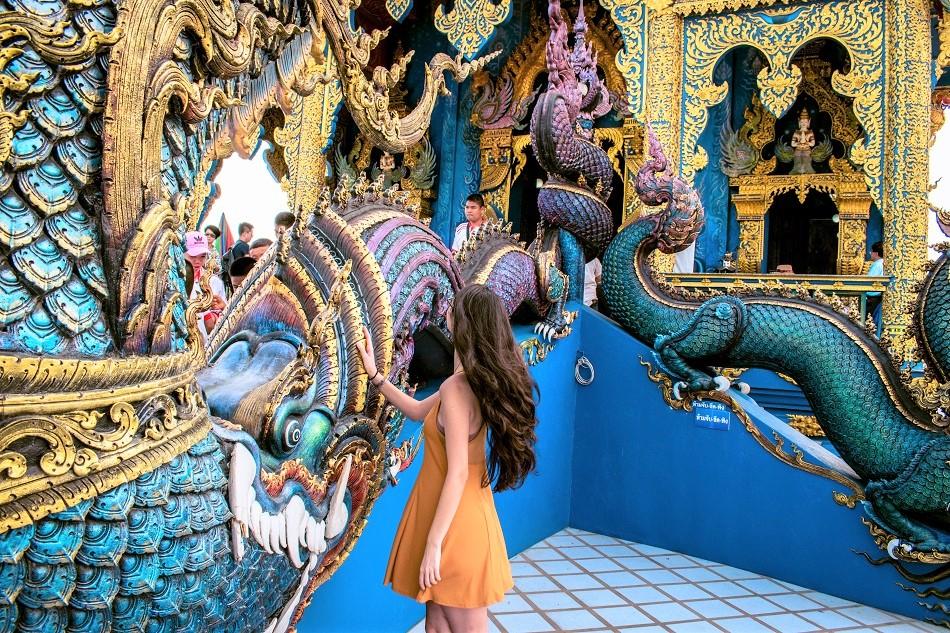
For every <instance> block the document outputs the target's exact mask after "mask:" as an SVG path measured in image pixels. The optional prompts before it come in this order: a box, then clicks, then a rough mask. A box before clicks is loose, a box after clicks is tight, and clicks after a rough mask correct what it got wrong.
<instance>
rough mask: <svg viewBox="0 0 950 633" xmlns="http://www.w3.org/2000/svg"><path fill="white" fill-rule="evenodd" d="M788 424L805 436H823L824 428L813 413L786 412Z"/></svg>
mask: <svg viewBox="0 0 950 633" xmlns="http://www.w3.org/2000/svg"><path fill="white" fill-rule="evenodd" d="M787 417H788V425H789V426H790V427H792V428H793V429H795V430H796V431H798V432H799V433H801V434H802V435H805V436H807V437H825V430H824V429H823V428H821V425H820V424H818V418H816V417H815V416H813V415H798V414H794V413H789V414H788V416H787Z"/></svg>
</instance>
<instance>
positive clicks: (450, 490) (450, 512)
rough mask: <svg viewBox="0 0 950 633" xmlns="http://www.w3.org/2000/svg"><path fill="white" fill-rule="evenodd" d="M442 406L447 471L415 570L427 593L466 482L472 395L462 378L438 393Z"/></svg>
mask: <svg viewBox="0 0 950 633" xmlns="http://www.w3.org/2000/svg"><path fill="white" fill-rule="evenodd" d="M439 393H440V394H441V395H442V402H443V406H442V408H441V409H439V418H440V419H441V420H442V422H443V426H444V428H445V455H446V459H447V462H448V464H447V468H446V473H445V482H444V483H443V484H442V494H440V495H439V504H438V505H437V506H436V508H435V517H433V519H432V526H431V527H430V528H429V535H428V537H427V538H426V549H425V553H424V554H423V556H422V565H421V566H420V568H419V586H420V587H422V588H423V589H428V588H429V587H431V586H432V585H434V584H436V583H437V582H439V581H440V580H441V579H442V575H441V571H440V567H441V564H442V541H444V540H445V535H446V534H447V533H448V531H449V526H450V525H452V519H453V518H455V511H456V510H458V507H459V502H460V501H461V500H462V492H464V490H465V482H466V481H467V480H468V436H469V420H470V419H471V417H472V412H473V406H472V405H473V402H472V398H473V396H472V392H471V390H470V389H468V388H467V387H466V386H465V384H464V382H463V379H462V378H459V377H455V376H453V377H451V378H449V379H448V380H446V381H445V382H444V383H442V388H441V389H439Z"/></svg>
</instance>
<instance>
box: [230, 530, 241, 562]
mask: <svg viewBox="0 0 950 633" xmlns="http://www.w3.org/2000/svg"><path fill="white" fill-rule="evenodd" d="M231 546H232V548H233V550H234V562H235V563H240V562H241V559H242V558H244V537H243V536H241V524H240V523H238V520H237V519H231Z"/></svg>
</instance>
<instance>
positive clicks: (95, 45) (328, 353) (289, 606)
mask: <svg viewBox="0 0 950 633" xmlns="http://www.w3.org/2000/svg"><path fill="white" fill-rule="evenodd" d="M9 4H10V7H13V10H8V11H5V12H0V94H2V96H3V100H2V104H0V159H2V161H3V162H2V167H3V171H2V178H0V392H2V395H0V631H43V632H49V631H66V630H69V631H76V632H79V631H108V630H117V631H119V630H121V631H197V630H202V631H218V630H227V631H255V632H256V631H267V632H269V633H270V632H277V631H286V630H289V629H291V628H292V627H294V626H295V623H296V622H297V621H298V620H299V619H300V617H301V616H302V614H303V610H304V608H305V607H306V605H307V604H308V603H309V601H310V598H311V597H312V595H313V592H314V591H315V590H316V588H317V586H319V584H320V583H322V582H324V581H325V580H326V579H327V578H328V577H329V576H330V575H331V574H332V573H333V572H334V571H335V570H336V569H337V567H338V566H339V565H340V564H341V563H342V562H343V560H344V559H345V557H346V556H347V554H348V552H349V551H350V549H351V548H352V547H353V545H354V543H355V542H356V540H357V539H358V538H359V536H360V534H361V532H362V529H363V526H364V524H365V520H366V517H367V515H368V513H369V512H370V510H371V508H372V505H373V502H374V501H375V499H376V497H377V496H378V494H379V493H380V491H381V490H382V488H383V486H384V485H385V480H386V471H387V468H388V469H389V470H390V471H392V469H393V468H395V469H398V468H399V467H400V464H398V463H397V464H395V465H394V464H390V463H387V459H388V458H389V457H390V456H391V455H393V454H394V453H395V454H402V455H403V456H405V455H406V451H405V450H403V451H402V453H400V451H399V450H398V447H393V446H392V445H393V444H394V442H395V441H396V438H397V437H398V431H399V428H400V425H401V422H402V421H401V419H400V418H399V417H398V416H395V415H394V414H393V411H392V410H391V409H389V408H387V407H384V406H383V403H382V400H381V398H380V397H379V394H378V393H377V392H375V391H374V389H373V388H372V387H371V386H370V385H369V384H368V382H367V377H366V376H365V374H364V373H363V372H362V369H361V365H360V364H359V362H358V360H357V356H356V351H355V347H354V344H355V341H356V340H357V339H358V337H360V336H362V334H361V329H362V325H363V324H366V325H368V326H369V328H370V330H371V331H372V333H373V336H374V339H375V346H376V349H377V354H378V358H377V360H378V362H379V366H380V367H381V368H384V369H387V370H389V371H390V375H391V376H392V377H394V378H396V377H398V375H399V374H400V372H401V371H402V369H403V368H404V367H405V366H406V364H407V363H408V360H409V358H410V357H411V356H412V334H413V333H414V332H415V331H416V330H417V329H419V328H421V327H425V326H426V325H427V324H428V323H429V322H430V321H431V320H432V319H436V320H438V319H439V318H440V317H441V315H442V314H444V311H445V309H446V306H447V301H448V300H449V299H450V298H451V292H452V290H453V288H457V287H458V285H459V284H460V283H461V280H460V278H459V276H458V271H457V269H455V268H453V266H454V264H452V263H451V255H450V253H448V251H447V250H445V248H444V247H441V249H440V248H437V247H435V246H432V245H431V244H430V246H429V247H427V246H425V243H426V239H427V238H426V236H425V235H422V233H419V231H421V229H418V230H417V229H416V228H415V227H410V228H409V229H402V230H403V231H413V230H416V233H418V235H421V236H422V237H418V236H417V237H418V239H415V242H414V243H415V246H414V247H413V249H410V250H412V252H413V253H415V255H413V256H412V257H414V258H415V259H412V261H405V260H404V259H402V255H403V253H402V252H400V251H399V249H400V246H399V245H398V243H397V244H396V246H395V250H391V251H390V252H391V255H392V257H391V258H390V259H386V257H385V256H381V255H380V253H381V252H382V251H385V250H386V249H391V248H392V247H393V242H392V240H394V239H395V240H397V241H398V240H399V239H401V238H400V236H399V230H392V231H390V230H389V229H388V228H382V229H378V227H375V225H372V223H371V222H370V220H369V216H373V217H377V216H379V217H382V216H386V217H390V216H393V215H394V214H397V213H398V215H399V217H400V219H402V218H403V217H405V214H404V213H402V212H401V211H399V209H402V208H403V207H404V201H403V200H401V199H399V198H394V197H393V196H394V194H393V193H392V192H390V193H389V194H386V193H385V192H381V191H379V189H378V188H376V189H374V188H373V186H371V185H369V184H368V183H365V182H363V183H362V184H360V183H356V184H355V185H354V186H353V188H352V189H347V190H341V191H338V192H337V199H336V200H335V201H331V200H330V197H329V194H327V195H325V196H324V197H323V199H321V202H320V205H318V208H317V209H315V210H314V209H310V210H309V213H304V214H302V217H301V219H300V221H299V222H298V223H297V225H296V226H295V228H294V229H293V231H291V233H292V235H291V234H288V237H287V238H285V239H283V240H282V241H280V242H279V243H278V244H277V245H276V246H275V247H274V248H273V249H272V250H271V251H270V252H269V253H268V254H267V255H266V256H265V257H263V258H262V260H261V261H260V262H259V263H258V265H257V267H256V268H255V269H254V271H252V273H251V274H250V275H249V277H248V279H247V281H246V286H245V287H244V288H243V289H242V291H241V292H240V293H238V294H237V296H235V297H234V298H233V300H232V301H231V303H230V304H229V306H228V308H227V309H226V311H225V313H224V315H223V316H222V319H221V320H220V321H219V323H218V325H217V326H216V329H215V330H214V331H213V332H212V335H211V339H210V343H211V347H210V349H209V350H208V351H207V352H206V350H205V349H204V347H203V345H202V343H201V338H200V335H199V334H198V332H197V329H196V326H197V321H196V319H197V316H196V315H197V314H198V313H199V312H200V311H201V310H202V309H204V308H206V307H207V306H206V305H204V306H203V304H202V303H191V304H189V303H188V296H187V289H186V287H185V273H184V270H185V266H184V261H183V248H182V241H183V235H184V232H185V231H186V230H188V229H189V228H193V227H194V226H195V225H196V224H197V223H198V221H199V218H200V216H201V214H202V212H203V209H204V205H205V204H206V202H207V198H208V194H209V190H210V185H209V180H210V177H211V176H212V175H213V173H214V169H215V165H217V164H219V163H220V161H221V160H222V159H224V158H226V157H227V156H228V155H230V154H231V153H233V152H238V153H239V154H241V155H244V156H247V155H248V154H250V153H252V152H253V151H254V149H255V148H256V147H257V145H258V144H259V142H260V137H261V134H262V129H261V128H262V126H261V121H262V118H263V117H264V115H265V113H266V112H267V111H268V110H272V109H278V110H282V111H283V112H284V113H285V114H286V113H287V112H288V111H289V109H290V107H291V102H292V101H293V98H292V97H293V95H294V93H296V94H299V95H306V94H308V93H309V92H310V91H312V90H313V89H314V88H315V87H316V86H317V85H318V83H319V82H320V81H322V80H326V79H328V78H327V77H319V76H317V75H316V71H315V68H316V66H315V64H314V63H313V62H314V60H319V59H320V58H321V56H322V50H323V49H324V45H325V43H326V41H327V40H329V44H330V49H331V50H332V51H333V53H334V55H335V56H336V57H337V61H338V63H339V64H340V65H341V67H342V66H345V67H346V76H345V77H341V81H342V83H343V87H344V90H343V92H344V99H345V100H346V102H347V106H348V108H349V109H350V112H351V114H353V116H354V120H356V121H357V123H358V124H359V125H361V126H365V127H367V128H368V129H367V130H364V131H365V132H367V133H372V134H374V139H376V140H377V141H378V142H379V143H382V144H385V146H386V147H388V148H389V149H390V150H391V151H399V150H400V149H401V148H403V146H404V145H411V144H412V143H413V142H414V141H415V140H418V138H421V136H422V134H423V133H424V132H425V129H426V128H427V127H428V124H429V117H430V116H431V112H432V108H433V106H434V102H435V99H436V98H437V97H438V95H439V93H440V92H443V91H444V81H443V74H444V72H445V71H447V70H448V71H451V72H453V73H454V74H455V75H456V77H458V78H463V77H464V76H466V74H467V73H468V72H469V71H470V70H473V69H477V68H479V67H481V65H482V64H484V62H485V60H484V59H482V60H476V61H475V62H472V63H470V64H463V63H460V62H459V61H458V60H451V59H449V58H447V57H445V56H444V55H443V56H441V57H437V58H436V60H435V61H434V63H433V65H432V66H429V65H427V66H426V68H425V75H426V85H425V86H424V89H423V92H422V95H421V96H420V99H419V102H418V103H417V105H416V107H415V108H414V109H413V110H412V111H411V112H410V113H409V114H408V115H406V116H405V117H403V118H397V117H396V116H395V115H394V114H393V113H392V112H391V111H390V109H389V108H388V87H387V77H388V78H389V79H391V71H386V70H385V69H376V71H375V72H374V73H373V75H372V78H371V77H369V76H367V75H366V73H365V70H366V69H365V66H366V63H365V60H367V59H368V54H369V52H370V50H371V49H372V48H373V46H374V45H375V44H376V43H377V42H379V40H380V39H381V37H382V36H383V35H384V34H381V33H375V32H374V33H372V34H367V33H365V32H363V31H362V29H361V28H359V27H358V26H356V25H355V22H354V21H353V19H352V18H353V15H352V14H353V9H354V3H352V2H347V1H345V0H341V1H339V2H338V1H337V0H320V1H319V2H318V3H316V4H311V3H305V2H297V0H283V1H276V2H264V3H257V2H237V1H234V0H125V1H124V2H121V3H116V2H112V1H111V0H88V1H85V0H84V1H82V2H74V1H71V0H61V1H60V0H36V1H33V0H24V1H23V2H17V3H9ZM361 60H362V61H361ZM403 66H404V64H403ZM387 73H389V74H387ZM369 128H372V129H369ZM360 187H362V188H363V190H362V192H360V191H359V188H360ZM357 201H358V202H357ZM354 204H356V206H358V207H359V208H358V209H356V210H354V208H353V205H354ZM351 213H352V215H347V214H351ZM367 214H368V215H367ZM357 215H358V216H359V217H357ZM343 216H346V217H347V219H348V220H349V221H350V222H352V224H348V223H347V220H344V219H342V218H343ZM364 216H365V217H364ZM364 220H365V221H364ZM360 226H365V227H366V230H367V231H368V233H366V234H359V233H354V230H356V227H360ZM344 227H346V228H345V229H344ZM377 229H378V230H381V232H379V233H373V231H375V230H377ZM423 233H424V231H423ZM370 246H372V247H373V248H374V249H375V250H374V251H373V252H372V253H371V252H370V250H368V247H370ZM426 248H429V250H430V251H431V252H430V253H428V254H426V253H422V254H420V253H421V251H423V250H425V249H426ZM377 257H378V258H379V261H378V262H377V259H376V258H377ZM420 258H421V259H425V260H426V261H430V262H432V263H431V264H425V263H420V262H421V259H420ZM417 264H419V265H418V266H417ZM409 266H416V269H415V270H410V269H409V268H408V267H409ZM418 275H421V276H418ZM205 303H206V302H205ZM209 360H210V364H209ZM403 448H405V447H403Z"/></svg>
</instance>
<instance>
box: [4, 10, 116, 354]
mask: <svg viewBox="0 0 950 633" xmlns="http://www.w3.org/2000/svg"><path fill="white" fill-rule="evenodd" d="M92 4H93V5H96V6H90V7H86V8H73V7H74V6H75V5H73V6H70V5H69V3H68V2H66V0H44V1H42V2H40V1H27V0H19V1H17V0H6V2H4V3H2V4H0V6H2V7H3V8H4V9H7V10H12V11H18V12H21V13H26V14H31V15H34V16H37V17H40V18H42V19H44V20H47V21H49V22H50V23H51V24H54V23H57V22H66V24H67V25H68V26H67V28H66V32H65V34H64V36H70V35H74V34H80V35H82V34H85V33H89V32H92V31H97V32H102V33H108V32H110V31H111V30H112V29H113V28H114V27H115V22H116V13H115V9H114V8H113V7H112V5H111V4H104V3H101V2H94V3H92ZM11 45H14V46H17V47H18V48H22V49H23V52H22V53H21V54H20V55H19V56H18V57H16V58H15V59H13V60H12V61H11V62H10V63H9V64H7V66H6V68H5V69H3V71H2V72H3V74H5V75H8V76H10V77H14V78H17V79H24V78H30V77H33V79H32V83H31V86H30V88H29V89H28V90H27V91H26V92H23V93H18V92H15V91H8V92H7V94H6V95H5V99H4V103H3V106H4V108H5V109H6V110H7V111H10V112H22V111H24V110H29V116H28V118H27V120H26V122H25V123H24V124H23V126H22V127H21V128H20V129H18V130H17V131H16V133H15V134H14V136H13V140H12V150H11V154H10V157H9V159H8V160H7V163H6V164H5V165H4V170H3V175H2V176H0V351H25V352H30V353H37V354H64V353H78V354H81V355H84V356H102V355H104V354H106V353H107V352H108V351H109V350H110V348H111V347H112V336H111V333H110V328H109V325H108V318H107V315H106V314H105V312H104V310H103V305H104V304H105V303H107V302H108V299H109V290H108V288H107V286H106V280H105V274H104V272H103V266H102V260H101V257H100V246H101V240H100V236H101V228H100V227H99V224H98V222H97V220H96V218H97V217H98V216H99V214H100V213H101V209H102V202H101V196H100V194H99V193H98V191H99V189H100V177H101V167H102V152H101V145H100V140H99V139H100V138H101V135H102V111H103V107H104V104H105V89H106V73H107V68H108V62H109V51H108V49H104V50H102V51H100V52H99V53H98V54H97V55H96V56H93V57H91V58H90V59H89V60H87V62H85V63H82V64H78V65H75V66H58V65H56V64H55V63H53V62H48V61H46V60H44V59H42V57H41V56H40V55H39V54H38V53H37V52H36V51H35V50H34V49H33V47H32V46H30V45H29V44H28V43H27V42H26V41H25V40H19V41H13V42H11Z"/></svg>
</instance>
